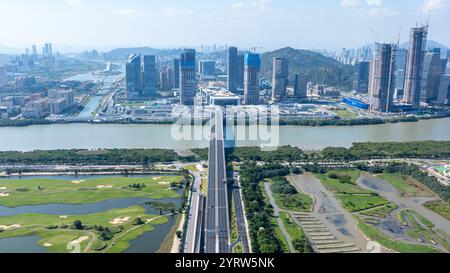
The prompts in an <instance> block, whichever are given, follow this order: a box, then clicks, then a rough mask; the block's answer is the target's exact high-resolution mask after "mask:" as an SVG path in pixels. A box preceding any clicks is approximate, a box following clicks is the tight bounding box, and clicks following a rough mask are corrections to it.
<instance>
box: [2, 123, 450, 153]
mask: <svg viewBox="0 0 450 273" xmlns="http://www.w3.org/2000/svg"><path fill="white" fill-rule="evenodd" d="M279 135H280V138H279V144H280V145H291V146H297V147H300V148H302V149H304V150H319V149H323V148H325V147H329V146H334V147H350V146H351V145H352V143H354V142H385V141H398V142H404V141H422V140H450V118H445V119H433V120H422V121H419V122H415V123H396V124H381V125H366V126H354V127H348V126H345V127H334V126H330V127H303V126H281V127H280V130H279ZM176 139H177V137H173V136H172V125H153V124H146V125H134V124H126V125H121V124H81V123H80V124H54V125H36V126H28V127H4V128H0V151H12V150H14V151H32V150H55V149H101V148H104V149H106V148H160V149H188V148H205V147H207V146H208V141H207V139H206V138H204V139H203V140H198V141H194V140H193V141H190V140H183V141H177V140H176ZM236 144H237V146H259V144H261V142H259V141H237V143H236Z"/></svg>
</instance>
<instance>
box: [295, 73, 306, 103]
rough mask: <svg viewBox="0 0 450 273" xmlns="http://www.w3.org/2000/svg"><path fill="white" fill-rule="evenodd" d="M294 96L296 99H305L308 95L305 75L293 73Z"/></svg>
mask: <svg viewBox="0 0 450 273" xmlns="http://www.w3.org/2000/svg"><path fill="white" fill-rule="evenodd" d="M294 97H295V98H297V99H306V98H307V97H308V80H307V79H306V75H301V74H299V73H296V74H295V79H294Z"/></svg>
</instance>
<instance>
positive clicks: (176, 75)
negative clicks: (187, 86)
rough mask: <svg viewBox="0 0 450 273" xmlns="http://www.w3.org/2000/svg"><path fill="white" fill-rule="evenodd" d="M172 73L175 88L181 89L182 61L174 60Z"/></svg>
mask: <svg viewBox="0 0 450 273" xmlns="http://www.w3.org/2000/svg"><path fill="white" fill-rule="evenodd" d="M172 71H173V75H172V77H173V83H172V85H173V88H177V89H178V88H180V59H173V61H172Z"/></svg>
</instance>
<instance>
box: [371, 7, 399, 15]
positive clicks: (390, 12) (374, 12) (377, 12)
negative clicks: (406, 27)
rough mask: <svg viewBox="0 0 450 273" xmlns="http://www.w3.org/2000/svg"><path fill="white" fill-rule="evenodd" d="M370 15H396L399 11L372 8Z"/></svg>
mask: <svg viewBox="0 0 450 273" xmlns="http://www.w3.org/2000/svg"><path fill="white" fill-rule="evenodd" d="M369 15H370V16H372V17H387V16H395V15H397V12H396V11H394V10H392V9H390V8H379V7H376V8H371V9H370V10H369Z"/></svg>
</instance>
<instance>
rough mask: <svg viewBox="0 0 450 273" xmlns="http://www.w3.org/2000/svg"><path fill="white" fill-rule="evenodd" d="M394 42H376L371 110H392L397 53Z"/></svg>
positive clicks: (384, 111)
mask: <svg viewBox="0 0 450 273" xmlns="http://www.w3.org/2000/svg"><path fill="white" fill-rule="evenodd" d="M396 50H397V46H396V45H393V44H376V45H375V55H374V59H373V61H372V67H371V73H370V75H371V76H370V84H369V94H370V111H372V112H381V113H388V112H391V111H392V108H393V105H394V93H395V53H396Z"/></svg>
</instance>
